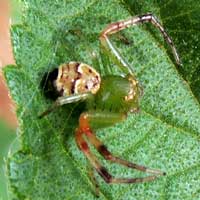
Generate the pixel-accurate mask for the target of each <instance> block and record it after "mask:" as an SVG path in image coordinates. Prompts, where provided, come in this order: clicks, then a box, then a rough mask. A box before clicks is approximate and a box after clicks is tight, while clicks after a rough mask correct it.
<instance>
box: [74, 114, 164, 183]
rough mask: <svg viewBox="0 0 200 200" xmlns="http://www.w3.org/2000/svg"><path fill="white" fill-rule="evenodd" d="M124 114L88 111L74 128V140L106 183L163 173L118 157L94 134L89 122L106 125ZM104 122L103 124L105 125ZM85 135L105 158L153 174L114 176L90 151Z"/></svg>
mask: <svg viewBox="0 0 200 200" xmlns="http://www.w3.org/2000/svg"><path fill="white" fill-rule="evenodd" d="M105 118H106V119H105ZM124 118H125V116H124V115H123V114H117V113H108V112H98V113H95V112H88V113H83V114H81V116H80V119H79V127H78V128H77V130H76V142H77V145H78V147H79V148H80V150H81V151H82V152H83V153H84V154H85V156H86V157H87V159H88V160H89V161H90V163H91V165H92V166H93V167H94V168H95V169H96V171H97V172H98V173H99V175H100V176H101V177H102V178H103V179H104V180H105V182H107V183H139V182H147V181H152V180H154V179H156V178H157V176H156V175H165V173H164V172H161V171H160V170H155V169H149V168H147V167H144V166H141V165H137V164H135V163H132V162H129V161H126V160H123V159H121V158H118V157H116V156H114V155H112V153H111V152H110V151H109V150H108V149H107V147H106V146H105V145H104V144H103V143H102V142H101V141H100V140H99V139H98V138H97V137H96V136H95V135H94V133H93V131H92V129H91V127H90V124H91V123H93V122H95V123H97V122H98V121H99V122H101V123H105V124H106V125H113V124H115V123H116V122H120V121H123V120H124ZM105 124H104V125H105ZM84 136H85V137H87V139H88V141H89V142H90V143H91V144H92V145H93V146H94V147H95V148H96V149H97V151H98V152H99V153H100V154H101V155H102V156H103V157H104V158H105V159H106V160H109V161H111V162H115V163H118V164H121V165H124V166H126V167H129V168H133V169H136V170H140V171H143V172H147V173H152V174H155V175H154V176H147V177H144V178H142V177H141V178H115V177H113V176H112V175H111V174H110V173H109V172H108V171H107V169H106V168H105V167H104V166H103V165H102V164H101V163H100V162H99V161H98V160H97V158H96V156H95V155H94V154H93V153H92V152H91V151H90V148H89V145H88V143H87V141H86V140H85V138H84Z"/></svg>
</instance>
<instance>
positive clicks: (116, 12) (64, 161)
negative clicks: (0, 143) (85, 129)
mask: <svg viewBox="0 0 200 200" xmlns="http://www.w3.org/2000/svg"><path fill="white" fill-rule="evenodd" d="M22 4H23V5H22V7H23V13H24V16H23V19H22V24H19V25H14V26H12V29H11V33H12V41H13V48H14V54H15V59H16V63H17V67H13V66H8V67H6V69H5V71H4V72H5V77H6V80H7V83H8V86H9V88H10V90H11V94H12V97H13V99H14V100H15V102H16V105H17V115H18V119H19V122H20V140H21V147H20V150H19V151H17V152H16V153H14V154H13V155H12V156H11V157H10V158H9V160H8V176H9V180H10V197H11V199H20V200H22V199H31V200H46V199H56V200H59V199H61V200H63V199H76V200H78V199H81V200H83V199H87V200H89V199H96V197H95V195H94V192H93V190H94V186H93V185H92V183H91V181H90V179H89V177H88V167H87V165H88V164H87V161H86V158H85V157H84V155H83V153H81V152H80V151H79V149H78V148H77V146H76V143H75V140H74V129H75V127H76V126H77V123H78V121H77V120H78V112H79V110H78V108H72V107H71V106H64V107H62V108H59V109H58V110H56V111H55V112H54V113H52V114H50V115H49V116H47V117H45V118H44V119H42V120H39V119H38V117H37V116H38V114H39V113H41V112H42V111H44V110H45V109H46V108H47V107H48V106H49V105H51V104H52V102H50V101H49V100H47V99H45V98H44V96H43V93H42V90H41V88H40V81H41V79H42V76H43V74H44V73H45V72H48V71H50V70H51V69H53V68H55V67H56V66H58V65H59V64H61V63H64V62H69V61H71V60H78V61H81V62H85V63H88V64H92V63H93V61H92V59H93V57H92V55H93V54H94V53H96V55H97V58H98V59H99V60H101V58H100V53H99V52H100V47H99V41H98V36H99V33H100V32H101V31H102V30H103V29H104V28H105V26H106V25H107V24H109V23H111V22H115V21H118V20H120V19H126V18H129V17H130V16H131V14H133V13H135V8H132V9H131V10H130V9H128V6H127V5H128V4H125V3H123V4H122V3H121V1H116V0H110V1H109V2H107V1H104V0H103V1H95V0H92V1H89V0H84V1H82V0H76V1H66V0H60V1H48V2H47V1H43V0H24V1H23V3H22ZM182 4H184V3H182ZM136 5H138V4H136ZM152 5H153V4H152ZM167 5H168V3H167V2H166V3H164V4H163V6H167ZM138 8H139V6H138ZM170 9H172V8H170ZM189 9H191V8H189ZM154 11H155V12H154V14H155V15H156V16H158V18H160V13H159V10H158V9H157V7H155V9H154ZM181 12H182V11H180V13H181ZM173 17H174V16H170V15H168V18H169V19H171V18H173ZM160 19H162V17H161V18H160ZM181 20H182V21H181ZM163 21H164V19H163ZM174 23H175V24H176V21H174ZM183 23H184V18H181V19H180V21H179V24H183ZM174 26H175V25H174ZM148 27H149V26H148ZM148 27H146V26H135V27H134V28H130V29H127V30H125V31H124V32H123V33H122V34H123V37H125V38H127V40H128V41H129V42H128V43H124V42H123V41H121V39H119V38H120V37H117V36H116V37H115V36H113V37H112V38H113V40H114V42H115V44H116V46H117V48H118V49H119V50H120V51H121V53H122V55H123V56H124V57H125V58H126V59H127V60H128V62H129V63H131V65H132V66H133V69H134V70H135V72H136V75H137V77H138V79H139V80H140V82H141V84H142V85H143V88H144V96H143V98H142V100H141V112H140V113H139V114H137V115H129V116H128V119H127V120H126V121H125V122H123V123H120V124H117V125H115V126H113V127H110V128H107V129H103V130H99V131H98V132H97V135H98V137H99V138H101V140H102V141H103V142H104V143H105V144H106V145H107V146H108V147H109V149H110V150H111V151H112V152H113V153H114V154H115V155H118V156H121V157H123V158H125V159H127V160H130V161H133V162H136V163H139V164H142V165H146V166H149V167H152V168H156V169H161V170H163V171H166V172H167V176H165V177H160V178H158V179H157V180H156V181H153V182H149V183H144V184H129V185H124V184H117V185H108V184H106V183H105V182H103V181H102V179H101V178H100V177H99V176H97V179H98V181H99V185H100V197H99V199H104V200H105V199H106V200H107V199H117V200H122V199H124V200H128V199H131V200H133V199H154V200H155V199H159V200H160V199H173V200H174V199H187V200H189V199H199V198H200V196H199V193H200V185H199V178H200V170H199V169H200V165H199V163H200V162H199V161H200V155H199V152H200V141H199V133H200V107H199V102H198V101H197V100H196V99H195V97H194V95H193V93H192V91H191V90H190V88H189V85H188V83H187V82H185V81H184V80H183V79H182V77H181V76H180V74H179V73H178V72H177V69H176V66H175V65H174V60H173V58H172V57H171V53H170V52H169V51H167V50H166V49H167V48H166V46H165V45H164V46H163V45H162V44H163V43H162V38H161V36H160V35H159V34H157V32H156V31H155V30H154V29H152V28H151V29H150V31H149V29H148ZM120 34H121V33H120ZM174 36H176V34H175V33H174ZM173 38H174V37H173ZM175 41H176V38H175ZM185 59H187V58H185ZM186 64H188V63H186ZM112 66H113V67H115V65H113V64H112ZM186 68H189V66H186ZM99 159H101V160H102V158H101V157H99ZM102 162H103V163H104V164H105V166H106V167H107V168H108V169H109V170H110V171H111V172H112V174H114V175H115V176H116V177H137V176H140V177H142V176H145V174H144V173H140V172H137V171H133V170H130V169H127V168H124V167H121V166H118V165H115V164H111V163H109V162H104V161H102Z"/></svg>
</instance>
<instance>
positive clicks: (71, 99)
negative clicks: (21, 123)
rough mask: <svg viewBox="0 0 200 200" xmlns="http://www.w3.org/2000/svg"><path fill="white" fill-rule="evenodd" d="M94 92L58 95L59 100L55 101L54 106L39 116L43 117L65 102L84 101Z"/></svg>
mask: <svg viewBox="0 0 200 200" xmlns="http://www.w3.org/2000/svg"><path fill="white" fill-rule="evenodd" d="M91 95H92V94H90V93H83V94H74V95H71V96H62V97H58V98H57V100H56V101H55V102H54V103H53V105H52V106H50V107H49V108H48V109H47V110H45V111H44V112H42V113H41V114H39V116H38V117H39V118H40V119H41V118H42V117H44V116H46V115H48V114H49V113H50V112H52V111H54V110H55V109H56V108H57V107H59V106H62V105H64V104H69V103H75V102H78V101H84V100H86V99H88V98H89V97H91Z"/></svg>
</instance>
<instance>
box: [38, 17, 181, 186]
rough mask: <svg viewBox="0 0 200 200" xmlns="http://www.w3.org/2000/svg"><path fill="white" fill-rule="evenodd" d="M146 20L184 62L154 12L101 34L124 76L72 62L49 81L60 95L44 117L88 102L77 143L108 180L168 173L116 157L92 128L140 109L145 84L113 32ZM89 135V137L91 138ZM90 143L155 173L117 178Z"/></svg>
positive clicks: (106, 154) (120, 161) (115, 159)
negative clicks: (116, 44)
mask: <svg viewBox="0 0 200 200" xmlns="http://www.w3.org/2000/svg"><path fill="white" fill-rule="evenodd" d="M143 22H151V23H152V24H153V25H154V26H155V27H156V28H158V30H159V31H160V32H161V34H162V35H163V37H164V39H165V40H166V42H167V43H168V44H169V45H170V47H171V49H172V52H173V55H174V57H175V59H176V62H177V64H180V59H179V56H178V53H177V51H176V48H175V46H174V43H173V41H172V39H171V38H170V37H169V35H168V34H167V32H166V31H165V30H164V28H163V27H162V25H161V24H160V23H159V22H158V20H157V19H156V18H155V17H154V16H153V15H152V14H145V15H141V16H136V17H132V18H130V19H128V20H123V21H119V22H115V23H111V24H109V25H108V26H107V27H106V28H105V29H104V30H103V31H102V32H101V34H100V41H101V44H102V45H103V47H104V48H106V49H107V50H108V51H110V52H111V53H112V54H113V56H115V57H116V58H117V60H118V62H119V63H120V64H119V65H118V66H119V68H120V70H121V71H122V74H121V76H119V75H112V74H110V75H106V76H103V77H101V76H100V75H99V73H98V72H97V71H96V70H95V69H94V68H92V67H90V66H89V65H87V64H84V63H79V62H69V63H67V64H62V65H60V66H59V67H58V68H56V69H54V70H53V71H51V72H50V73H49V75H48V78H47V80H46V81H47V83H48V84H50V85H51V87H53V88H54V90H55V92H56V93H57V96H58V98H57V100H56V101H55V102H54V104H53V105H52V107H50V108H49V109H48V110H46V111H45V112H43V113H42V114H41V115H40V118H41V117H43V116H45V115H47V114H49V113H50V112H51V111H52V110H54V109H55V108H57V107H58V106H61V105H64V104H70V103H74V102H79V101H85V103H86V109H85V111H84V112H82V113H81V114H80V118H79V127H78V128H77V129H76V131H75V133H76V135H75V137H76V143H77V145H78V147H79V149H80V150H81V151H82V152H83V153H84V155H85V156H86V157H87V159H88V160H89V162H90V164H91V166H92V167H93V168H94V169H95V170H96V171H97V172H98V174H99V175H100V176H101V177H102V178H103V179H104V180H105V182H106V183H139V182H147V181H152V180H154V179H156V178H157V177H158V176H159V175H161V176H162V175H165V174H166V173H165V172H162V171H160V170H156V169H150V168H148V167H145V166H141V165H138V164H135V163H132V162H129V161H126V160H123V159H121V158H119V157H116V156H114V155H113V154H112V153H111V152H110V151H109V150H108V149H107V147H106V146H105V145H104V144H103V143H102V142H101V141H100V140H99V139H98V138H97V137H96V136H95V134H94V130H92V128H91V124H93V125H95V126H96V127H98V128H103V127H107V126H112V125H114V124H116V123H118V122H122V121H123V120H125V119H126V116H127V113H129V112H130V113H131V112H136V111H137V110H138V108H139V97H140V96H141V93H142V92H141V87H140V86H139V83H138V81H137V80H136V78H135V76H134V73H133V71H132V69H131V68H130V67H129V65H128V64H127V63H126V62H125V60H124V59H123V58H122V57H121V56H120V54H119V52H118V51H117V50H116V49H115V48H114V46H113V45H112V43H111V41H110V40H109V35H111V34H114V33H116V32H118V31H120V30H123V29H125V28H127V27H129V26H133V25H138V24H140V23H143ZM85 138H87V141H86V139H85ZM88 142H89V143H90V144H91V145H93V146H94V147H95V148H96V149H97V151H98V152H99V153H100V154H101V155H102V156H103V157H104V158H105V159H106V160H109V161H111V162H115V163H118V164H120V165H124V166H126V167H129V168H133V169H136V170H139V171H143V172H147V173H150V174H153V175H151V176H147V177H139V178H115V177H114V176H113V175H111V174H110V173H109V172H108V170H107V169H106V168H105V167H104V166H103V165H102V164H101V163H100V162H99V160H98V159H97V158H96V156H95V155H94V154H93V153H92V152H91V151H90V148H89V145H88Z"/></svg>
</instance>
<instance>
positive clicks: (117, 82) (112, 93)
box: [88, 75, 141, 113]
mask: <svg viewBox="0 0 200 200" xmlns="http://www.w3.org/2000/svg"><path fill="white" fill-rule="evenodd" d="M140 94H141V92H140V88H139V86H138V82H137V81H136V80H134V79H133V77H131V76H129V77H121V76H114V75H113V76H105V77H102V80H101V87H100V89H99V91H98V92H97V93H96V94H95V97H94V98H93V102H92V104H89V107H88V109H94V110H95V109H98V110H104V111H106V110H107V111H110V112H118V113H127V112H129V111H130V112H133V111H134V110H136V109H137V108H138V106H139V105H138V103H139V102H138V100H139V96H140ZM90 106H91V108H90Z"/></svg>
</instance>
